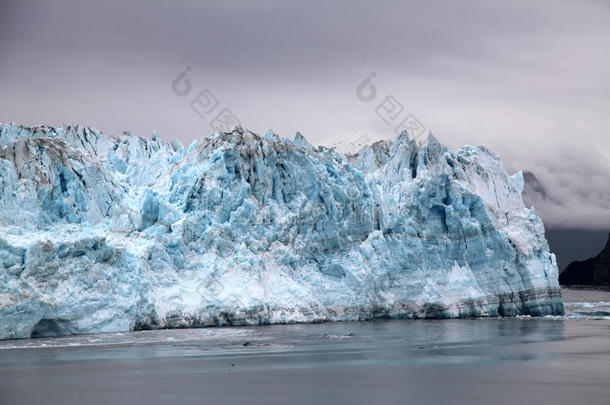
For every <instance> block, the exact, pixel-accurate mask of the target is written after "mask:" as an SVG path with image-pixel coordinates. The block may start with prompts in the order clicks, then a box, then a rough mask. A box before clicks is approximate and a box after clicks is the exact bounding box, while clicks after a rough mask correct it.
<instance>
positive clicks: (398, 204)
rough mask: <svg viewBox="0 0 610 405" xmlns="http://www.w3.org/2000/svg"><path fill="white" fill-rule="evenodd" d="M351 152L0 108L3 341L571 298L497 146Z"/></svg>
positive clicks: (536, 304) (538, 306) (399, 141)
mask: <svg viewBox="0 0 610 405" xmlns="http://www.w3.org/2000/svg"><path fill="white" fill-rule="evenodd" d="M352 157H353V159H350V160H349V161H348V159H347V158H346V157H345V156H344V155H341V154H339V153H338V152H336V151H335V150H334V149H333V148H327V147H323V146H317V147H314V146H312V145H310V144H309V143H308V142H307V140H306V139H305V138H304V137H303V136H302V135H301V134H299V133H297V134H296V135H295V136H294V138H293V139H285V138H280V137H279V136H278V135H276V134H274V133H273V132H271V131H268V132H267V133H265V134H264V135H263V136H259V135H257V134H255V133H252V132H250V131H247V130H244V129H242V128H240V127H237V128H234V129H233V130H232V131H231V132H229V133H214V134H211V135H209V136H205V137H203V138H201V139H199V140H197V141H195V142H193V143H192V144H191V145H190V146H189V147H186V148H185V147H183V146H182V145H181V144H180V143H179V142H177V141H169V140H166V139H163V138H161V137H159V136H158V135H157V134H156V133H155V134H153V135H152V137H150V138H144V137H136V136H128V135H124V136H121V137H112V136H106V135H104V134H102V133H101V132H100V131H98V130H96V129H93V128H89V127H83V126H78V125H68V126H61V127H49V126H36V127H25V126H21V125H17V124H0V339H12V338H28V337H37V336H53V335H64V334H80V333H98V332H118V331H129V330H141V329H151V328H182V327H202V326H213V325H260V324H271V323H294V322H322V321H347V320H369V319H374V318H455V317H479V316H516V315H532V316H544V315H558V314H562V313H563V303H562V300H561V290H560V288H559V285H558V281H557V278H558V271H557V264H556V260H555V256H554V255H553V254H552V253H550V252H549V246H548V244H547V242H546V239H545V236H544V226H543V223H542V221H541V219H540V218H539V217H538V216H537V215H536V213H535V211H534V210H533V208H532V209H529V208H526V207H525V206H524V203H523V199H522V191H523V176H522V174H521V173H517V174H515V175H512V176H509V175H508V174H507V173H506V171H505V169H504V167H503V164H502V162H501V160H500V158H499V157H498V156H497V155H495V154H494V153H492V152H490V151H488V150H487V149H486V148H484V147H471V146H465V147H463V148H461V149H460V150H458V151H451V150H448V149H447V148H445V147H444V146H443V145H441V144H440V143H439V142H438V141H437V140H436V139H435V138H434V137H433V136H432V135H429V137H428V139H427V140H426V141H424V142H419V143H416V142H415V141H414V140H412V139H411V138H410V137H409V135H408V133H406V132H403V133H402V134H401V135H399V136H398V137H396V138H395V139H394V140H392V141H389V140H384V141H379V142H376V143H374V144H372V145H367V146H364V147H363V148H362V149H361V150H360V151H359V152H358V153H357V154H356V155H354V156H352Z"/></svg>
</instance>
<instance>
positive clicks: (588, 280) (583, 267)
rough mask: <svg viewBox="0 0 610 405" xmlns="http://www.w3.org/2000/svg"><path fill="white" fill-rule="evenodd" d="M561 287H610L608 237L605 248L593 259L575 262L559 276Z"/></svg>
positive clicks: (609, 244)
mask: <svg viewBox="0 0 610 405" xmlns="http://www.w3.org/2000/svg"><path fill="white" fill-rule="evenodd" d="M559 284H561V285H604V286H607V285H610V236H609V237H608V242H607V243H606V247H605V248H604V250H602V251H601V253H600V254H598V255H597V256H595V257H592V258H591V259H587V260H585V261H582V262H581V261H575V262H572V263H570V265H569V266H568V267H566V269H565V270H564V271H562V272H561V274H560V275H559Z"/></svg>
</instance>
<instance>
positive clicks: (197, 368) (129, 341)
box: [0, 289, 610, 405]
mask: <svg viewBox="0 0 610 405" xmlns="http://www.w3.org/2000/svg"><path fill="white" fill-rule="evenodd" d="M564 301H565V302H566V310H567V314H566V316H564V317H547V318H529V317H523V318H517V319H515V318H498V319H467V320H397V321H373V322H346V323H324V324H313V325H275V326H264V327H234V328H207V329H183V330H163V331H142V332H129V333H114V334H99V335H86V336H74V337H65V338H48V339H26V340H13V341H2V342H0V403H2V404H4V403H7V404H12V403H15V404H17V403H19V404H28V403H40V402H43V403H51V404H55V403H56V404H59V403H61V404H80V403H88V404H98V403H99V404H102V403H125V404H128V403H130V404H133V403H136V404H138V403H142V404H168V403H183V404H188V403H199V404H236V403H247V404H311V403H316V404H420V403H434V404H444V403H458V404H473V403H494V404H525V403H532V404H547V403H548V404H555V405H558V404H575V403H587V404H604V405H608V404H609V403H610V401H609V398H610V384H609V381H610V380H609V375H610V291H600V290H587V289H570V290H564Z"/></svg>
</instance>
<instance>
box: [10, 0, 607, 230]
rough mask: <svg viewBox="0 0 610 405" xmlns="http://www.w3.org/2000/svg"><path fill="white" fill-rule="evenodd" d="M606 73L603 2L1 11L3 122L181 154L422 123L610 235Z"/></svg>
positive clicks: (125, 5) (42, 5)
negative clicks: (485, 151)
mask: <svg viewBox="0 0 610 405" xmlns="http://www.w3.org/2000/svg"><path fill="white" fill-rule="evenodd" d="M609 67H610V2H609V1H593V0H584V1H578V2H575V1H562V0H555V1H542V0H541V1H519V0H518V1H511V2H505V1H470V0H466V1H459V2H456V1H449V0H447V1H435V0H432V1H425V2H424V1H417V2H416V1H394V2H390V1H370V2H361V1H333V2H324V1H307V2H286V1H218V2H203V1H182V2H178V1H175V2H174V1H171V2H170V1H154V0H153V1H143V0H136V1H130V2H123V1H115V0H108V1H104V2H93V1H76V0H57V1H43V0H39V1H29V0H25V1H12V0H2V1H1V2H0V89H1V91H0V122H4V123H7V122H17V123H20V124H25V125H35V124H49V125H59V124H64V123H65V124H67V123H78V124H82V125H88V126H93V127H96V128H99V129H101V130H102V131H103V132H105V133H108V134H112V135H120V134H121V133H122V132H123V131H130V132H131V133H132V134H134V135H140V136H148V135H149V134H150V133H151V132H152V131H154V130H156V131H158V133H159V134H160V135H161V136H163V137H167V138H178V139H180V140H181V141H182V142H183V143H185V144H188V143H190V142H191V141H192V140H194V139H197V138H200V137H202V136H204V135H206V134H208V133H211V132H213V130H214V128H215V127H216V126H217V125H218V124H219V122H221V121H219V120H218V119H217V117H221V118H223V117H226V116H227V115H226V114H229V116H230V118H231V119H233V120H235V121H238V122H239V123H240V124H241V125H242V126H243V127H245V128H248V129H250V130H252V131H255V132H257V133H263V132H265V131H266V130H267V129H272V130H273V131H274V132H276V133H278V134H279V135H281V136H284V137H292V136H293V135H294V133H295V132H296V131H300V132H301V133H302V134H303V135H304V136H305V137H306V138H307V139H308V140H309V141H310V142H311V143H314V144H332V143H334V142H337V140H355V139H358V138H362V137H363V136H366V137H367V138H369V139H371V140H375V139H380V138H391V137H393V136H394V135H395V132H396V129H397V128H400V126H401V124H404V125H410V128H416V129H417V132H418V133H419V132H420V130H421V133H422V134H427V133H428V132H429V131H431V132H432V133H433V134H434V135H435V136H436V137H437V138H438V139H439V140H440V141H441V142H442V143H444V144H445V145H447V146H448V147H450V148H452V149H455V148H459V147H461V146H462V145H465V144H469V145H485V146H486V147H488V148H489V149H491V150H492V151H494V152H496V153H497V154H499V155H500V156H501V157H502V158H503V160H504V162H505V165H506V167H507V170H508V171H509V172H510V173H514V172H517V171H519V170H527V171H531V172H533V173H534V174H535V176H536V177H537V178H538V180H539V181H540V183H541V184H542V185H543V186H544V189H545V192H546V195H547V197H546V198H540V199H538V200H537V201H536V202H535V204H536V205H535V206H536V210H537V211H538V212H539V213H540V215H541V216H542V217H543V219H544V221H545V224H546V226H547V227H550V228H580V229H590V230H602V229H606V230H607V229H610V181H609V178H610V136H609V134H610V74H609V72H610V69H609ZM180 75H181V76H180ZM413 125H415V126H413Z"/></svg>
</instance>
